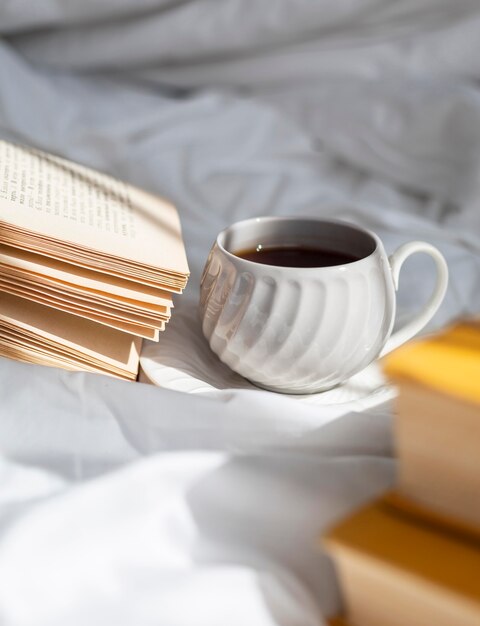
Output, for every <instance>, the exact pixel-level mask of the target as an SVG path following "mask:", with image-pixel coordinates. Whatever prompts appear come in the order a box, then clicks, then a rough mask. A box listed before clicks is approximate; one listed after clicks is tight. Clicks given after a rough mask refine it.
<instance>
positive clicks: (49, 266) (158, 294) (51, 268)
mask: <svg viewBox="0 0 480 626" xmlns="http://www.w3.org/2000/svg"><path fill="white" fill-rule="evenodd" d="M0 263H1V264H4V265H7V266H9V267H12V268H16V269H19V270H24V271H27V272H31V273H32V274H39V275H41V276H45V277H47V278H50V279H56V280H58V281H62V282H65V283H68V284H71V285H75V286H79V287H85V288H87V289H92V290H95V291H100V292H102V293H105V294H113V295H116V296H120V297H122V298H128V299H131V300H136V301H139V302H148V303H149V304H156V305H160V306H171V303H172V297H171V295H170V294H169V293H168V292H164V291H162V290H161V289H156V288H154V287H149V286H148V285H143V284H141V283H134V282H133V281H129V280H125V279H122V278H118V277H115V276H112V275H111V274H101V273H100V272H96V271H94V270H88V269H86V268H83V267H79V266H78V265H72V264H70V263H63V262H62V261H58V260H56V259H52V258H49V257H45V256H42V255H40V254H34V253H31V252H27V251H26V250H21V249H19V248H13V247H10V246H5V245H0Z"/></svg>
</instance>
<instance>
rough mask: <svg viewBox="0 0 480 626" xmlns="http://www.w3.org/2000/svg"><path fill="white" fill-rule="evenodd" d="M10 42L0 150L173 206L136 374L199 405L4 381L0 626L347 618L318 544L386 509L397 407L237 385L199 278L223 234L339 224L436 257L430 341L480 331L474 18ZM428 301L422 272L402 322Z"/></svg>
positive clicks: (467, 11) (90, 7)
mask: <svg viewBox="0 0 480 626" xmlns="http://www.w3.org/2000/svg"><path fill="white" fill-rule="evenodd" d="M0 33H1V35H2V38H1V40H0V137H2V138H6V139H9V140H12V141H17V142H24V143H29V144H34V145H36V146H38V147H41V148H43V149H45V150H49V151H53V152H56V153H59V154H61V155H63V156H66V157H68V158H72V159H74V160H78V161H81V162H84V163H86V164H88V165H90V166H93V167H96V168H99V169H102V170H104V171H107V172H110V173H112V174H114V175H116V176H118V177H121V178H124V179H127V180H129V181H131V182H133V183H135V184H137V185H140V186H144V187H146V188H148V189H150V190H152V191H154V192H157V193H160V194H164V195H167V196H168V197H170V198H171V199H172V200H173V201H174V202H175V203H176V204H177V206H178V209H179V212H180V216H181V220H182V226H183V231H184V236H185V241H186V247H187V253H188V257H189V262H190V267H191V271H192V276H191V280H190V283H189V286H188V288H187V290H186V292H185V294H184V295H183V296H182V297H181V298H177V300H176V303H175V304H176V310H175V316H174V318H173V321H172V322H171V324H170V325H169V328H168V331H167V333H166V335H165V341H164V342H160V343H159V344H151V345H147V346H146V347H145V350H144V355H143V364H144V367H145V370H149V371H150V374H151V375H150V378H153V379H155V376H156V372H157V370H156V369H155V364H157V365H159V366H161V367H167V368H168V367H169V366H172V367H173V366H174V367H175V368H182V367H184V369H185V371H186V372H190V373H191V372H192V371H193V372H194V374H195V375H196V376H199V377H202V376H204V377H205V380H207V379H208V383H209V385H210V387H211V391H206V392H202V393H186V392H182V391H175V390H172V389H165V388H163V389H162V388H161V387H156V386H154V385H151V384H128V383H122V382H119V381H115V380H110V379H108V378H106V377H97V376H93V375H88V374H71V373H67V372H63V371H59V370H52V369H49V368H40V367H35V366H28V365H24V364H20V363H16V362H13V361H9V360H6V359H2V360H0V390H1V396H0V397H1V400H0V453H1V457H0V623H1V624H2V626H4V625H5V626H30V625H35V626H43V625H45V626H47V625H48V626H55V625H57V624H58V625H60V624H61V625H62V626H63V625H65V624H69V626H77V625H78V626H80V625H84V624H89V626H90V625H96V624H99V625H100V624H101V625H105V624H115V625H116V626H124V625H125V626H126V625H133V624H135V626H138V625H139V624H142V625H149V624H152V625H153V624H156V625H158V624H162V625H163V624H165V625H169V626H190V625H192V626H193V625H195V626H197V625H199V624H204V625H205V626H215V625H217V624H218V625H219V626H220V625H221V626H223V625H224V624H226V623H228V624H229V625H230V626H236V625H239V626H240V625H244V624H249V626H267V625H268V626H273V625H281V626H293V625H298V624H302V625H315V626H320V625H321V624H323V623H324V622H323V618H322V615H328V614H332V613H334V612H336V611H338V609H339V607H340V600H339V594H338V590H337V588H336V585H335V582H334V577H333V573H332V570H331V566H330V564H329V562H328V561H327V559H326V558H325V556H324V555H323V554H322V552H321V550H320V549H319V548H318V546H317V545H316V537H317V536H318V534H319V533H320V532H321V530H322V528H324V527H325V526H326V525H328V524H330V523H332V522H333V521H334V520H335V519H337V518H338V517H339V516H341V515H344V514H345V513H346V512H347V511H349V510H351V509H352V508H353V507H355V506H356V505H357V504H359V503H361V502H363V501H365V500H366V499H368V498H371V497H373V496H375V495H376V494H378V493H379V492H381V491H383V490H384V489H387V488H389V487H390V486H391V485H392V482H393V480H394V473H395V467H394V461H393V444H392V433H391V414H392V409H391V404H390V402H384V403H381V404H378V405H376V406H374V407H372V408H368V409H362V410H360V409H359V410H349V411H346V412H345V411H343V412H342V411H341V410H337V409H338V407H337V409H336V410H331V408H329V407H326V406H325V407H322V406H319V405H317V404H315V402H302V401H300V402H299V401H297V400H295V399H293V398H290V397H283V396H281V395H276V394H272V393H268V392H265V391H260V390H256V389H253V388H252V387H251V386H250V385H248V384H246V383H245V384H244V383H243V381H242V380H241V379H239V378H238V377H235V376H233V375H230V373H229V372H228V371H226V370H225V368H223V366H222V365H220V364H219V363H218V362H216V361H215V360H214V359H213V357H211V356H210V355H209V353H208V350H206V347H205V342H204V341H203V340H202V338H201V336H200V325H199V322H198V319H197V310H196V303H197V301H198V285H199V278H200V274H201V270H202V267H203V264H204V262H205V259H206V255H207V254H208V250H209V248H210V245H211V243H212V241H213V239H214V237H215V236H216V234H217V232H218V231H219V230H220V229H221V228H223V227H224V226H226V225H227V224H229V223H231V222H232V221H234V220H237V219H242V218H246V217H249V216H253V215H260V214H269V215H272V214H275V215H287V214H298V215H318V216H332V217H344V218H348V219H353V220H355V221H357V222H358V223H360V224H362V225H364V226H366V227H369V228H372V229H373V230H375V231H376V232H377V233H378V234H379V235H380V237H381V238H382V239H383V241H384V243H385V246H386V249H387V252H389V253H390V252H393V250H394V249H395V247H396V246H397V245H399V244H401V243H403V242H404V241H407V240H411V239H424V240H427V241H429V242H431V243H433V244H434V245H436V246H438V247H439V248H440V250H441V251H442V252H443V253H444V255H445V256H446V258H447V260H448V263H449V267H450V274H451V278H450V286H449V290H448V293H447V296H446V299H445V302H444V304H443V305H442V307H441V309H440V311H439V312H438V314H437V315H436V316H435V318H434V320H433V321H432V324H431V325H430V327H429V329H430V330H432V329H435V328H440V327H442V326H443V325H445V324H447V323H448V322H449V321H451V320H453V319H455V318H456V317H458V316H462V315H467V314H475V313H476V314H478V312H479V311H480V88H479V84H480V83H479V79H480V37H479V36H478V35H479V33H480V8H479V6H478V3H477V2H473V1H467V0H457V1H454V0H448V1H447V0H443V1H442V0H435V1H434V0H421V1H420V2H419V1H418V0H415V1H414V0H401V1H398V0H397V1H396V2H393V1H388V0H350V1H349V2H338V3H331V2H327V1H326V0H321V1H318V2H316V3H312V2H307V1H306V0H269V1H268V2H261V3H259V2H251V1H248V0H224V1H223V2H214V1H213V2H212V1H208V0H186V1H185V0H184V1H181V2H180V1H177V2H175V1H164V0H136V1H135V2H134V1H133V0H102V1H101V2H93V1H88V2H76V1H74V0H62V1H61V2H59V1H54V0H48V1H47V0H37V1H36V2H35V3H25V2H22V1H20V0H17V1H13V2H8V1H6V0H3V1H2V0H0ZM407 268H408V270H409V271H407ZM432 280H433V278H432V268H431V266H430V262H429V261H428V259H427V260H425V259H423V258H422V257H421V256H419V257H418V258H417V257H416V258H414V259H412V260H411V261H409V262H408V265H406V266H405V269H404V271H403V273H402V275H401V285H400V292H399V300H398V314H397V320H398V323H401V322H402V320H404V319H407V318H408V316H409V315H411V314H412V313H413V312H414V311H415V310H416V309H417V308H418V306H419V305H420V303H421V302H422V301H423V300H424V299H426V297H427V295H428V294H427V291H428V288H429V286H430V285H431V284H432ZM212 359H213V360H212ZM156 382H160V383H161V380H157V381H156Z"/></svg>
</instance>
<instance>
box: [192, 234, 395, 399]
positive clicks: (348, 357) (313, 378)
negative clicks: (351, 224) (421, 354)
mask: <svg viewBox="0 0 480 626" xmlns="http://www.w3.org/2000/svg"><path fill="white" fill-rule="evenodd" d="M274 223H275V222H274ZM240 224H242V223H240ZM253 226H255V225H253ZM267 226H268V225H267ZM270 226H271V225H270ZM304 226H306V225H304ZM263 227H265V224H263ZM336 227H338V228H339V229H340V230H339V232H342V230H341V225H340V226H339V225H338V224H337V225H336ZM252 232H254V230H253V231H252ZM360 232H365V231H360ZM242 234H243V235H245V233H242ZM347 234H348V236H349V237H354V236H355V232H354V229H352V230H351V231H348V233H347ZM279 236H280V235H279V234H278V233H276V234H275V237H277V238H278V237H279ZM300 236H301V233H300V235H299V237H300ZM369 236H372V235H370V234H369ZM372 237H373V236H372ZM264 238H265V234H263V236H262V240H265V239H264ZM227 239H228V238H227ZM250 239H251V237H250ZM250 239H248V237H247V239H245V241H246V240H248V241H250ZM255 240H256V239H255V237H253V241H255ZM273 240H275V238H274V239H273ZM241 241H242V242H243V241H244V239H241ZM228 243H229V242H228V241H227V240H226V238H225V237H223V238H222V236H221V235H220V236H219V238H218V239H217V242H216V243H215V244H214V246H213V248H212V250H211V252H210V255H209V257H208V260H207V264H206V266H205V269H204V273H203V277H202V283H201V297H200V315H201V317H202V329H203V333H204V335H205V337H206V338H207V340H208V341H209V344H210V347H211V349H212V350H213V351H214V352H215V353H216V354H217V355H218V356H219V358H220V359H221V360H222V361H223V362H224V363H226V364H227V365H228V366H229V367H230V368H231V369H233V370H234V371H236V372H238V373H239V374H241V375H242V376H244V377H246V378H248V379H249V380H251V381H252V382H254V383H255V384H257V385H259V386H261V387H265V388H267V389H271V390H274V391H281V392H284V393H294V394H298V393H312V392H316V391H324V390H327V389H330V388H331V387H334V386H336V385H338V384H339V383H341V382H343V381H345V380H346V379H348V378H350V377H351V376H353V375H354V374H355V373H357V372H359V371H360V370H362V369H363V368H364V367H366V366H367V365H368V364H369V363H370V362H371V361H372V360H373V359H375V357H377V356H378V354H379V353H380V351H381V349H382V347H383V346H384V344H385V342H386V340H387V338H388V336H389V335H390V332H391V328H392V324H393V319H394V314H395V290H394V285H393V281H392V278H391V274H390V268H389V265H388V259H387V256H386V254H385V251H384V249H383V246H382V244H381V243H380V241H379V240H378V239H376V238H375V240H374V241H373V243H372V246H371V252H370V253H369V254H368V255H367V256H365V257H364V258H361V259H360V260H358V261H355V262H353V263H348V264H345V265H339V266H334V267H326V268H291V267H278V266H268V265H262V264H260V263H254V262H251V261H246V260H245V259H242V258H239V257H237V256H235V255H234V254H232V252H231V251H229V250H228V248H227V246H228ZM234 244H235V242H234V243H233V244H232V242H230V245H234ZM237 245H239V244H238V243H237ZM345 245H349V243H348V241H347V242H345ZM234 250H235V248H233V251H234ZM367 250H369V249H367Z"/></svg>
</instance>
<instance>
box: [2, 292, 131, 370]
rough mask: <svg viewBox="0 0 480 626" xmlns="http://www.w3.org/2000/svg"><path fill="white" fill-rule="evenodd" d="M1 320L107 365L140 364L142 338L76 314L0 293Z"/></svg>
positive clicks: (129, 366)
mask: <svg viewBox="0 0 480 626" xmlns="http://www.w3.org/2000/svg"><path fill="white" fill-rule="evenodd" d="M0 320H1V321H3V322H4V323H7V324H10V325H13V326H16V327H19V328H23V329H25V330H26V331H30V332H33V333H34V334H36V335H39V336H40V337H42V338H44V339H47V340H49V341H53V342H55V343H59V344H65V346H66V347H67V348H71V349H73V350H76V351H78V352H80V353H82V354H85V355H88V356H91V357H93V358H95V359H101V360H102V361H104V362H105V364H106V365H107V364H112V365H114V366H117V367H126V368H127V369H129V370H133V369H134V368H136V367H138V359H139V351H140V346H141V340H140V339H139V338H138V337H133V336H132V335H128V334H126V333H122V332H120V331H118V330H115V329H113V328H108V327H106V326H102V325H100V324H97V323H95V322H91V321H90V320H86V319H84V318H81V317H77V316H75V315H69V314H68V313H63V312H62V311H57V310H55V309H48V315H46V309H45V307H44V306H42V305H40V304H36V303H34V302H30V301H29V300H24V299H23V298H18V297H16V296H12V295H10V294H6V293H2V292H0Z"/></svg>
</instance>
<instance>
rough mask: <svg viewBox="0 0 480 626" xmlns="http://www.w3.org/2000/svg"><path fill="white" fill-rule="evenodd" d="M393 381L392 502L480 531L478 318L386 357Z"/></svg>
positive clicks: (479, 325)
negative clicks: (394, 454) (394, 464)
mask: <svg viewBox="0 0 480 626" xmlns="http://www.w3.org/2000/svg"><path fill="white" fill-rule="evenodd" d="M385 371H386V373H387V375H388V376H389V377H390V378H391V379H392V380H394V381H395V382H396V383H397V385H398V387H399V396H398V399H397V405H396V418H395V427H394V438H395V445H396V451H397V455H398V460H399V468H398V487H397V494H396V496H394V497H395V499H396V503H397V504H399V505H401V506H405V507H407V508H409V509H410V510H415V512H416V513H417V514H425V515H436V516H437V517H438V521H440V522H442V523H446V524H453V525H457V526H459V527H462V528H463V529H464V530H468V531H471V532H474V533H480V323H478V322H471V323H462V324H458V325H456V326H454V327H452V328H449V329H447V330H446V331H445V332H443V333H441V334H438V335H437V336H434V337H432V338H428V339H425V340H423V341H417V342H412V343H411V344H408V345H406V346H404V347H402V348H400V349H399V350H397V351H396V352H394V353H393V354H392V355H390V356H389V357H387V358H386V359H385Z"/></svg>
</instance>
